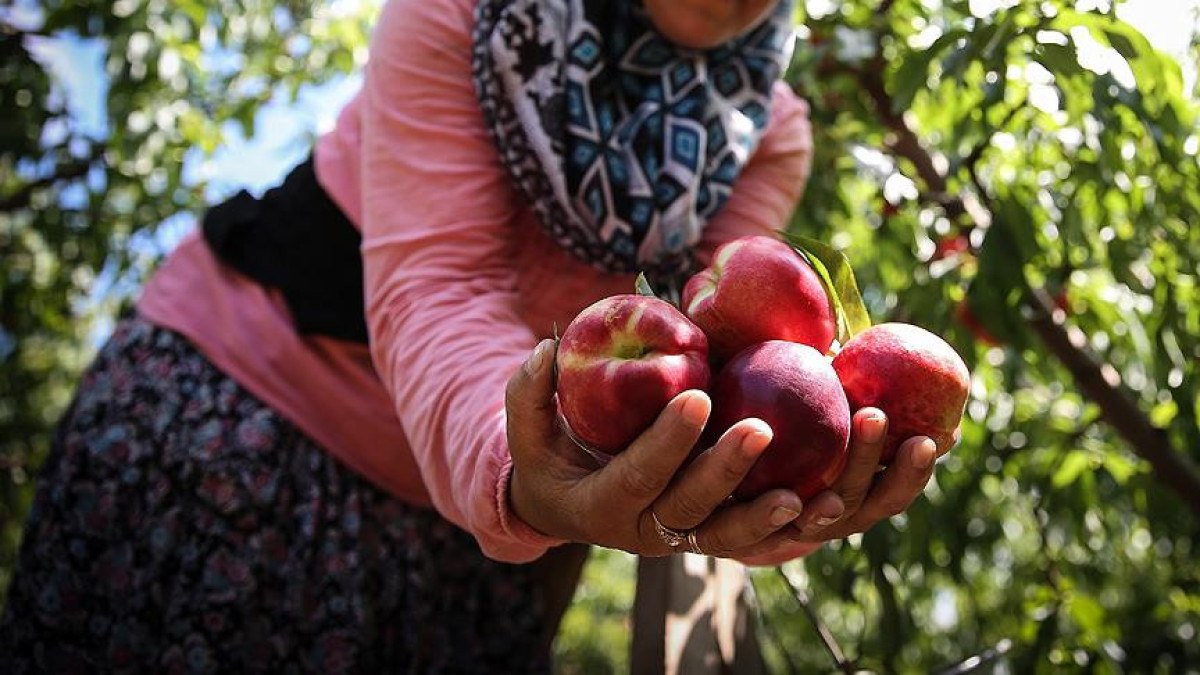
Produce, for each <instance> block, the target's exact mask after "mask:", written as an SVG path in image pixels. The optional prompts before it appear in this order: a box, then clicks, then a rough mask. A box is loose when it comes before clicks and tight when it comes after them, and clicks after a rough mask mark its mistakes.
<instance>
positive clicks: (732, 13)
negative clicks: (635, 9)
mask: <svg viewBox="0 0 1200 675" xmlns="http://www.w3.org/2000/svg"><path fill="white" fill-rule="evenodd" d="M776 2H778V0H645V5H646V12H647V13H648V14H649V15H650V20H651V21H653V22H654V27H655V28H657V29H658V32H659V33H662V35H663V37H665V38H667V39H668V40H670V41H671V42H674V43H675V44H677V45H680V46H683V47H689V48H692V49H708V48H710V47H716V46H717V45H719V44H722V43H724V42H727V41H729V40H732V39H733V38H735V37H737V36H739V35H741V34H742V33H744V32H746V31H747V30H749V29H750V28H752V27H753V26H755V25H757V24H758V22H759V21H761V20H762V19H763V18H764V17H766V16H767V14H768V13H770V12H771V10H773V9H774V8H775V3H776Z"/></svg>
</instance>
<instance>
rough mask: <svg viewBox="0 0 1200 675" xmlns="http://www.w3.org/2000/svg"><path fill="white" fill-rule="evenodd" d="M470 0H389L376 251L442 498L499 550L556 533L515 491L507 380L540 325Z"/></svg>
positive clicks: (389, 374) (415, 442)
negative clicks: (516, 240) (479, 82)
mask: <svg viewBox="0 0 1200 675" xmlns="http://www.w3.org/2000/svg"><path fill="white" fill-rule="evenodd" d="M472 6H473V3H472V2H470V0H390V1H389V2H388V3H387V4H386V6H385V7H384V8H383V11H382V16H381V18H380V22H379V24H378V25H377V27H376V30H375V34H374V38H373V45H372V46H373V51H372V54H371V60H370V62H369V64H368V65H367V70H366V77H365V81H364V85H363V87H364V90H363V101H362V120H363V140H362V156H363V159H362V181H363V183H362V184H363V189H362V201H363V203H362V207H363V221H362V229H363V244H362V254H363V264H364V273H365V294H366V313H367V322H368V326H369V329H370V332H371V336H372V343H371V344H372V357H373V359H374V361H375V365H376V368H377V369H378V371H379V374H380V377H381V379H382V380H383V382H384V384H385V386H386V387H387V388H388V390H389V392H390V393H391V395H392V398H393V400H394V402H395V405H396V410H397V412H398V414H399V417H400V421H401V423H402V425H403V427H404V430H405V433H406V435H407V436H408V440H409V442H410V444H411V446H412V450H413V453H414V454H415V456H416V459H417V464H418V465H419V466H420V467H421V471H422V478H423V480H424V482H425V485H426V487H427V488H428V490H429V493H430V496H431V498H432V500H433V503H434V505H435V507H436V508H437V510H438V511H439V512H440V513H441V514H442V515H443V516H444V517H445V518H447V519H448V520H450V521H451V522H453V523H455V524H457V525H458V526H460V527H462V528H463V529H465V530H467V531H468V532H470V533H471V534H473V535H474V536H475V538H476V539H477V540H478V542H479V544H480V547H481V548H482V550H483V552H484V554H485V555H487V556H489V557H491V558H494V559H497V560H502V561H509V562H525V561H529V560H532V559H534V558H537V557H538V556H540V555H541V554H542V553H543V552H545V550H546V549H547V548H548V547H549V546H551V545H554V544H556V543H560V542H558V541H557V540H554V539H550V538H547V537H545V536H542V535H541V534H539V533H537V532H535V531H533V530H532V529H531V528H529V527H528V526H527V525H525V524H524V523H523V522H521V521H520V520H519V519H517V518H516V517H515V515H514V514H513V513H512V512H511V510H510V509H509V504H508V494H507V488H508V475H509V473H510V471H511V466H512V460H511V457H510V455H509V451H508V445H507V438H506V433H505V415H504V388H505V384H506V382H507V380H508V378H509V376H510V374H511V373H512V372H513V371H514V370H515V369H516V368H517V367H518V366H519V365H520V364H521V362H522V361H523V360H524V359H525V357H526V356H527V355H528V354H529V351H530V350H531V349H532V347H533V345H534V343H535V339H534V336H533V335H532V334H531V332H530V331H529V330H528V329H527V328H526V327H525V326H524V324H522V322H521V321H520V319H519V317H518V315H517V313H516V311H515V309H514V308H515V306H516V304H515V288H516V281H515V279H516V273H515V270H514V269H512V267H511V263H510V262H509V261H510V250H509V236H510V231H511V224H510V223H511V218H512V215H513V209H514V203H513V196H512V192H511V190H510V188H509V187H508V182H507V178H506V174H505V173H504V171H503V169H502V167H501V166H500V165H499V163H498V160H497V156H496V152H495V151H494V149H493V146H492V143H491V141H490V139H489V138H488V136H487V133H486V129H485V128H484V124H483V119H482V114H481V112H480V110H479V106H478V104H477V103H476V99H475V92H474V88H473V85H472V80H471V70H470V37H469V36H470V30H471V24H472V12H471V9H472Z"/></svg>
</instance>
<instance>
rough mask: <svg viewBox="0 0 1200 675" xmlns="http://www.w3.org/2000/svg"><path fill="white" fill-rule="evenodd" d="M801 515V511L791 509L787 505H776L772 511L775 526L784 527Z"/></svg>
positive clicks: (772, 521)
mask: <svg viewBox="0 0 1200 675" xmlns="http://www.w3.org/2000/svg"><path fill="white" fill-rule="evenodd" d="M799 515H800V512H799V511H796V510H794V509H789V508H788V507H786V506H776V507H775V510H774V511H772V512H771V524H772V525H774V526H775V527H783V526H784V525H787V524H788V523H790V522H792V521H793V520H795V519H796V517H797V516H799Z"/></svg>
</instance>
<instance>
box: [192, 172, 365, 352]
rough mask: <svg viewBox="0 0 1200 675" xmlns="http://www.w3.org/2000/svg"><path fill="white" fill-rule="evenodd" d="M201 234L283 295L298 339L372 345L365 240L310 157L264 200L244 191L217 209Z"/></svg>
mask: <svg viewBox="0 0 1200 675" xmlns="http://www.w3.org/2000/svg"><path fill="white" fill-rule="evenodd" d="M202 227H203V231H204V239H205V241H207V242H208V245H209V247H210V248H211V249H212V250H213V252H214V253H215V254H216V255H217V257H218V258H219V259H220V260H221V261H222V262H224V263H225V264H227V265H229V266H230V267H232V268H234V269H236V270H237V271H239V272H241V273H242V274H245V275H246V276H248V277H250V278H251V279H254V280H255V281H258V282H259V283H261V284H263V285H266V286H271V287H273V288H277V289H279V290H280V291H281V292H282V293H283V297H284V299H285V300H286V301H287V305H288V308H289V309H290V310H291V313H292V318H293V321H294V322H295V324H296V330H297V332H299V333H302V334H318V335H327V336H330V337H334V338H339V339H342V340H351V341H354V342H366V341H367V323H366V318H365V315H364V311H363V271H362V256H361V254H360V252H359V245H360V244H361V242H362V236H361V235H360V234H359V232H358V229H357V228H355V227H354V224H353V223H351V222H350V220H349V219H348V218H347V217H346V215H345V214H344V213H342V210H341V209H339V208H338V206H337V204H335V203H334V202H333V200H332V199H330V197H329V195H328V194H327V193H326V192H325V190H324V189H323V188H322V187H321V185H320V183H318V182H317V174H316V172H315V170H314V169H313V162H312V158H311V157H310V158H309V159H308V160H306V161H305V162H304V163H303V164H300V165H299V166H297V167H296V168H295V169H293V170H292V172H291V173H290V174H288V176H287V178H285V179H284V181H283V184H282V185H280V186H278V187H275V188H271V189H270V190H267V192H266V194H264V195H263V196H262V198H261V199H256V198H255V197H254V196H253V195H251V194H250V193H248V192H246V191H245V190H243V191H241V192H239V193H237V194H236V195H234V196H233V197H231V198H229V199H227V200H226V201H224V202H222V203H220V204H218V205H216V206H214V207H212V208H211V209H209V210H208V212H207V213H206V214H205V215H204V220H203V224H202Z"/></svg>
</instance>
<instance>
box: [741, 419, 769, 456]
mask: <svg viewBox="0 0 1200 675" xmlns="http://www.w3.org/2000/svg"><path fill="white" fill-rule="evenodd" d="M772 437H773V436H772V432H771V427H769V426H767V425H766V423H761V424H756V425H755V426H754V428H753V429H752V430H750V431H748V432H746V434H745V435H743V436H742V440H741V441H740V443H739V444H738V448H739V449H740V450H742V451H744V452H757V451H761V450H764V449H766V447H767V446H768V445H770V444H771V438H772Z"/></svg>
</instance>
